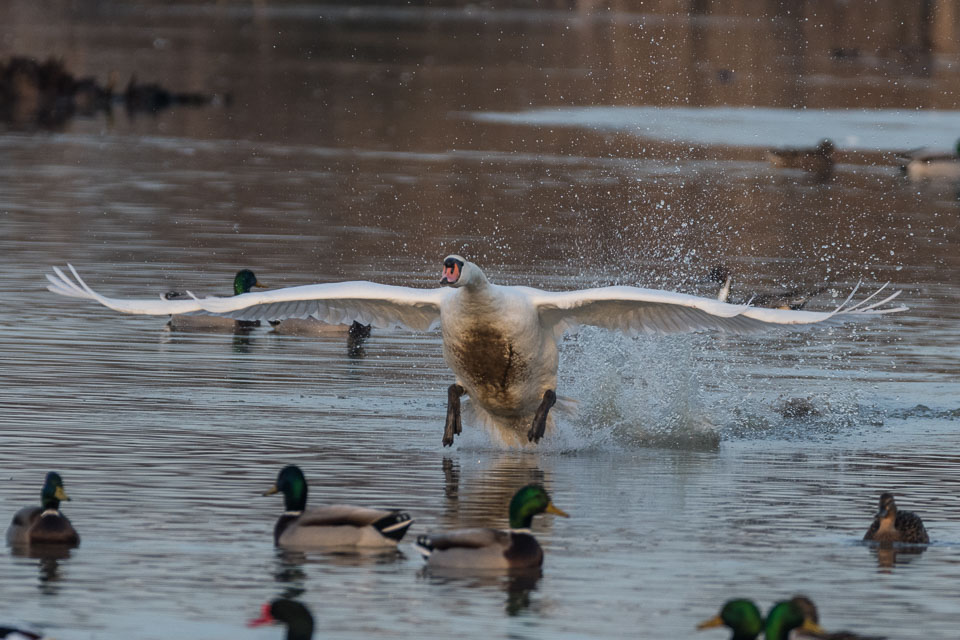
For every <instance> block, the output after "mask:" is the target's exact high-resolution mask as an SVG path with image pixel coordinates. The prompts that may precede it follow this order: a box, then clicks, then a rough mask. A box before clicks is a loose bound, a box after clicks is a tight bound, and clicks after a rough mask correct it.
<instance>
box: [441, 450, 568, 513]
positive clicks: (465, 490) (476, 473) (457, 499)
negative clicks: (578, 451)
mask: <svg viewBox="0 0 960 640" xmlns="http://www.w3.org/2000/svg"><path fill="white" fill-rule="evenodd" d="M481 463H482V464H481V466H480V467H479V468H477V469H470V470H469V471H468V472H467V473H466V474H465V475H466V479H465V483H463V484H462V483H461V470H460V462H459V460H457V459H453V458H450V457H446V456H445V457H444V458H443V461H442V469H443V492H444V495H445V496H446V503H445V507H444V514H443V522H444V525H443V528H445V529H467V528H471V527H493V528H498V527H506V522H507V516H508V512H509V507H510V500H511V499H512V498H513V495H514V494H515V493H516V492H517V489H519V488H520V487H523V486H525V485H528V484H539V485H543V486H545V487H546V488H547V490H548V491H549V489H550V482H549V477H548V476H547V474H546V473H545V472H544V471H543V470H542V469H541V468H540V466H539V465H540V458H539V457H538V456H537V455H536V454H531V453H528V452H511V451H505V452H497V453H493V454H491V455H489V456H485V458H484V459H483V460H482V461H481ZM548 521H549V519H544V522H548ZM541 525H544V523H543V522H541ZM538 526H540V525H538ZM544 526H546V527H549V524H546V525H544Z"/></svg>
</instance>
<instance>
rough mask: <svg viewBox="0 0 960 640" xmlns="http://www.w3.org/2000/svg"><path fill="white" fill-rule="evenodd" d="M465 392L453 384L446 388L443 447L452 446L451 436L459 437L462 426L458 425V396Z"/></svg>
mask: <svg viewBox="0 0 960 640" xmlns="http://www.w3.org/2000/svg"><path fill="white" fill-rule="evenodd" d="M466 392H467V390H466V389H464V388H463V387H461V386H460V385H458V384H457V383H453V384H452V385H450V386H449V387H448V388H447V423H446V424H445V425H443V446H445V447H449V446H450V445H452V444H453V436H458V435H460V430H461V427H462V425H461V424H460V396H462V395H463V394H465V393H466Z"/></svg>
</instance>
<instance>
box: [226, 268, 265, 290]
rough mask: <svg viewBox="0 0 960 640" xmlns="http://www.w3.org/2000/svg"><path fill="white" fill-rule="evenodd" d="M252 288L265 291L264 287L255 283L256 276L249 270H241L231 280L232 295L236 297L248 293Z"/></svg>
mask: <svg viewBox="0 0 960 640" xmlns="http://www.w3.org/2000/svg"><path fill="white" fill-rule="evenodd" d="M252 287H260V288H261V289H266V288H267V287H266V285H263V284H260V283H259V282H258V281H257V276H256V275H255V274H254V273H253V271H250V269H241V270H240V271H237V275H236V276H234V278H233V295H235V296H238V295H240V294H241V293H250V289H251V288H252Z"/></svg>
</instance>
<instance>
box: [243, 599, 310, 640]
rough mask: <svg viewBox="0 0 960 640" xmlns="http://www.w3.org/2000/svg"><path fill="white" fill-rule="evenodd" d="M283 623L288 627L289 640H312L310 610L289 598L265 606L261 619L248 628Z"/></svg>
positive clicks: (253, 621)
mask: <svg viewBox="0 0 960 640" xmlns="http://www.w3.org/2000/svg"><path fill="white" fill-rule="evenodd" d="M277 622H279V623H282V624H285V625H286V626H287V640H310V638H312V637H313V616H312V615H310V610H309V609H307V608H306V607H305V606H303V605H302V604H300V603H299V602H297V601H296V600H289V599H287V598H278V599H277V600H274V601H273V602H268V603H266V604H264V605H263V609H262V610H261V611H260V617H259V618H255V619H253V620H251V621H250V622H248V623H247V626H248V627H260V626H263V625H265V624H272V623H277Z"/></svg>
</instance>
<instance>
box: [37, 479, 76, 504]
mask: <svg viewBox="0 0 960 640" xmlns="http://www.w3.org/2000/svg"><path fill="white" fill-rule="evenodd" d="M69 499H70V496H68V495H67V492H66V491H64V490H63V480H62V479H61V478H60V474H59V473H57V472H55V471H51V472H50V473H48V474H47V477H46V479H45V480H44V482H43V489H42V490H41V491H40V503H41V504H42V505H43V508H44V509H53V510H57V509H59V508H60V501H61V500H69Z"/></svg>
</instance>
